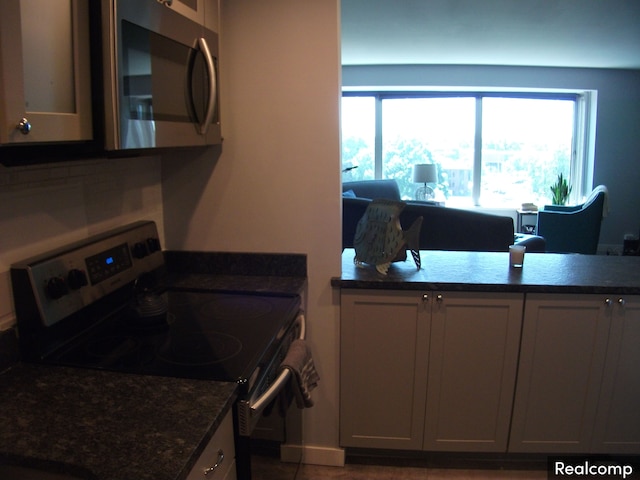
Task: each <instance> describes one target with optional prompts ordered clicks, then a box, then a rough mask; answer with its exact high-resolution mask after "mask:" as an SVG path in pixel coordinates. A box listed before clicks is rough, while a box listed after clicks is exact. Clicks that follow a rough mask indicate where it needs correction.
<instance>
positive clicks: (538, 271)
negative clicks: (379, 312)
mask: <svg viewBox="0 0 640 480" xmlns="http://www.w3.org/2000/svg"><path fill="white" fill-rule="evenodd" d="M354 256H355V251H354V250H353V249H345V250H344V252H343V253H342V274H341V276H340V277H335V278H333V279H332V280H331V284H332V286H334V287H339V288H343V289H354V288H356V289H391V290H449V291H465V292H472V291H479V292H522V293H585V294H589V293H599V294H613V293H616V294H627V295H634V294H640V257H628V256H606V255H574V254H555V253H527V254H526V255H525V260H524V266H523V267H522V268H513V267H510V266H509V254H508V253H507V252H459V251H435V250H423V251H421V252H420V257H421V262H422V266H421V268H420V269H419V270H418V269H416V265H415V263H414V262H413V259H412V258H411V255H408V258H407V260H406V261H404V262H395V263H392V264H391V266H390V267H389V271H388V273H387V275H382V274H380V273H378V272H377V271H376V269H375V267H374V266H372V265H364V266H361V267H358V266H356V265H354V262H353V259H354Z"/></svg>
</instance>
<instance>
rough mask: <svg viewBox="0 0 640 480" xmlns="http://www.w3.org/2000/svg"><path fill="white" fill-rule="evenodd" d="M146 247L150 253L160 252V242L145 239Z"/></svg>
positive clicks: (150, 238)
mask: <svg viewBox="0 0 640 480" xmlns="http://www.w3.org/2000/svg"><path fill="white" fill-rule="evenodd" d="M147 247H148V248H149V252H150V253H154V252H157V251H158V250H160V240H158V239H157V238H153V237H149V238H147Z"/></svg>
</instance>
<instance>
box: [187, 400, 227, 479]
mask: <svg viewBox="0 0 640 480" xmlns="http://www.w3.org/2000/svg"><path fill="white" fill-rule="evenodd" d="M203 479H207V480H236V455H235V447H234V442H233V414H232V412H231V411H230V412H229V413H227V415H226V416H225V417H224V419H223V420H222V423H221V424H220V426H219V427H218V429H217V430H216V433H215V434H214V435H213V437H212V438H211V440H210V441H209V443H208V444H207V446H206V447H205V449H204V451H203V452H202V455H200V458H198V460H197V462H196V464H195V466H194V467H193V468H192V469H191V472H189V475H188V476H187V480H203Z"/></svg>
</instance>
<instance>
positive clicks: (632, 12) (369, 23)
mask: <svg viewBox="0 0 640 480" xmlns="http://www.w3.org/2000/svg"><path fill="white" fill-rule="evenodd" d="M341 5H342V6H341V9H342V27H341V28H342V64H343V65H379V64H390V65H400V64H442V65H451V64H455V65H511V66H524V65H527V66H548V67H588V68H631V69H640V0H341Z"/></svg>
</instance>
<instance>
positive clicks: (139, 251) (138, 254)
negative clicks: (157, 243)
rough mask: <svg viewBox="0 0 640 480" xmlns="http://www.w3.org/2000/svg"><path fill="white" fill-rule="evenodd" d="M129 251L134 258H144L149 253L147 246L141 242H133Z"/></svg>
mask: <svg viewBox="0 0 640 480" xmlns="http://www.w3.org/2000/svg"><path fill="white" fill-rule="evenodd" d="M131 253H133V257H134V258H144V257H146V256H147V255H149V251H148V250H147V246H146V245H145V244H144V243H143V242H138V243H135V244H134V245H133V248H132V249H131Z"/></svg>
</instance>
